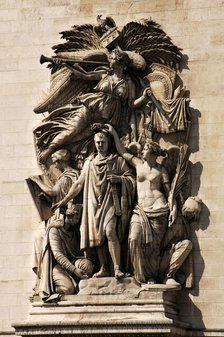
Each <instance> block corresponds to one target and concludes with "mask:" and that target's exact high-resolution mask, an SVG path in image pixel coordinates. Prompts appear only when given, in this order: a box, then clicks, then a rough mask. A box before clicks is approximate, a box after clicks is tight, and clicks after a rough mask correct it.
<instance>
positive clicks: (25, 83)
mask: <svg viewBox="0 0 224 337" xmlns="http://www.w3.org/2000/svg"><path fill="white" fill-rule="evenodd" d="M223 7H224V4H223V2H222V1H219V0H216V1H213V2H211V1H208V0H205V1H196V0H188V1H174V0H169V1H167V0H166V1H165V0H160V1H148V0H144V1H130V0H129V1H120V0H114V1H113V2H111V3H109V4H108V3H106V2H105V1H103V0H96V1H91V0H85V1H82V0H80V1H68V0H64V1H60V0H49V1H46V0H40V1H36V0H24V1H18V0H17V1H14V0H12V1H10V0H3V1H1V4H0V14H1V21H0V27H1V30H0V31H1V41H2V43H1V47H0V59H1V62H0V67H1V74H0V76H1V88H0V95H1V100H0V104H1V109H0V121H1V123H0V128H1V136H0V147H1V154H2V155H1V172H0V176H1V201H0V206H1V224H0V234H1V235H0V270H1V276H0V298H1V301H0V319H1V320H0V334H1V335H2V336H4V335H10V334H11V335H13V334H14V330H13V329H12V327H11V324H12V322H14V321H19V320H23V319H25V318H26V316H27V313H28V310H29V300H28V298H29V296H30V295H31V294H32V287H33V284H34V276H33V273H32V271H31V266H32V257H31V252H32V245H33V236H34V231H35V230H36V228H38V226H39V223H40V221H39V217H38V214H37V212H36V209H35V207H34V205H33V203H32V200H31V198H30V195H29V191H28V188H27V186H26V184H25V182H24V180H25V179H26V178H27V177H28V176H30V175H34V174H38V173H39V169H38V166H37V162H36V156H35V151H34V146H33V142H32V129H33V128H34V127H35V126H36V125H37V123H38V122H39V121H40V119H42V118H41V117H40V116H38V115H35V114H34V113H33V108H34V107H35V106H36V105H37V103H38V101H39V100H38V97H39V96H40V92H41V90H42V89H45V88H47V87H48V84H49V71H48V70H47V69H45V68H44V67H43V66H40V64H39V55H40V54H41V53H43V54H45V55H51V47H52V45H54V44H57V43H60V40H59V35H58V32H60V31H63V30H66V29H68V28H69V27H71V26H72V25H73V24H83V23H88V22H95V17H96V16H97V15H98V14H103V15H104V16H105V15H111V16H112V17H113V18H114V19H115V21H116V24H117V26H123V25H124V23H127V22H129V21H131V20H135V19H140V18H143V17H144V18H150V17H151V18H152V19H153V20H155V21H156V22H158V23H159V24H160V25H161V26H162V28H163V29H164V31H165V32H166V33H167V34H168V35H169V36H170V37H171V38H172V41H173V42H174V43H175V45H177V46H178V47H180V48H182V49H183V54H186V55H187V56H188V58H189V59H188V66H189V70H184V71H183V72H182V74H181V78H182V80H183V83H184V85H185V86H186V88H187V89H188V90H190V98H191V107H192V108H194V114H193V116H194V117H193V121H192V127H191V134H190V139H191V143H190V148H191V151H192V154H191V157H190V159H191V162H192V164H193V165H192V166H193V167H192V170H193V181H192V191H191V195H199V196H200V197H201V198H202V200H203V203H204V205H203V209H202V213H201V217H200V222H199V224H198V225H197V227H193V228H192V235H193V245H194V267H195V287H194V288H193V289H192V290H190V291H189V290H185V291H184V292H183V296H181V298H180V299H179V310H180V317H181V319H182V321H184V322H189V323H190V324H192V327H193V329H199V330H202V329H207V330H208V331H207V332H206V335H207V336H212V335H213V336H214V331H215V330H223V329H224V324H223V310H224V296H223V287H224V282H223V268H222V259H223V257H224V252H223V240H224V230H223V223H222V222H223V218H224V214H223V212H224V211H223V201H224V200H223V199H224V188H223V187H224V182H223V181H224V180H223V166H224V158H223V146H224V138H223V127H224V122H223V103H224V99H223V57H224V56H223V55H224V53H223V28H224V15H223V13H224V10H223V9H224V8H223ZM57 39H58V40H57ZM209 331H211V332H209Z"/></svg>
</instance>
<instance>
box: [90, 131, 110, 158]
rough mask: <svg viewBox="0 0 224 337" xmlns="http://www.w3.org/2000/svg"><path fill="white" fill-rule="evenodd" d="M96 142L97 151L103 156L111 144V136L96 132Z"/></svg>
mask: <svg viewBox="0 0 224 337" xmlns="http://www.w3.org/2000/svg"><path fill="white" fill-rule="evenodd" d="M94 142H95V147H96V150H97V152H98V153H99V154H101V155H103V156H106V155H107V153H108V150H109V145H110V141H109V136H108V135H107V134H106V133H103V132H99V133H96V134H95V137H94Z"/></svg>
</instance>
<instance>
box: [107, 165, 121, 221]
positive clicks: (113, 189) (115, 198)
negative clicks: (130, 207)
mask: <svg viewBox="0 0 224 337" xmlns="http://www.w3.org/2000/svg"><path fill="white" fill-rule="evenodd" d="M111 174H116V172H115V171H114V170H108V171H107V175H111ZM111 192H112V197H113V202H114V208H115V214H116V215H117V216H121V206H120V201H119V197H118V191H117V186H116V184H113V183H111Z"/></svg>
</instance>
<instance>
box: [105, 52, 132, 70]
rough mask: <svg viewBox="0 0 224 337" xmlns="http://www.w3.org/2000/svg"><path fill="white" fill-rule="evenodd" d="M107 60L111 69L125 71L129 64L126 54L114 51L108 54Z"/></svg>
mask: <svg viewBox="0 0 224 337" xmlns="http://www.w3.org/2000/svg"><path fill="white" fill-rule="evenodd" d="M108 60H109V62H110V66H111V67H112V68H114V67H117V66H119V67H122V68H124V69H126V68H127V67H128V66H129V65H130V63H131V61H130V58H129V57H128V55H127V53H125V52H123V51H120V50H116V49H115V50H114V51H112V52H111V53H110V55H109V56H108Z"/></svg>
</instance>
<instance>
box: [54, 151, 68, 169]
mask: <svg viewBox="0 0 224 337" xmlns="http://www.w3.org/2000/svg"><path fill="white" fill-rule="evenodd" d="M51 159H52V163H53V164H54V166H55V167H56V168H57V169H58V170H61V169H62V168H63V164H64V163H69V160H70V153H69V151H68V150H66V149H61V150H58V151H56V152H54V153H53V154H52V156H51Z"/></svg>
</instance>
